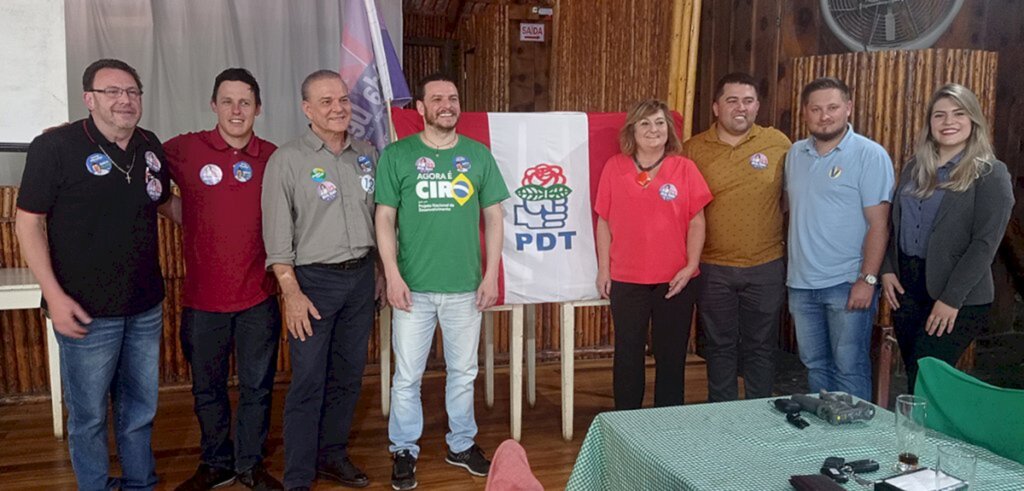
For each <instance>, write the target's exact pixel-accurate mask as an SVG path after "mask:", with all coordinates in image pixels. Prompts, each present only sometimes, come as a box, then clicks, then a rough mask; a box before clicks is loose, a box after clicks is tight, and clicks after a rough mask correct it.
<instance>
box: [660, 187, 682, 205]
mask: <svg viewBox="0 0 1024 491" xmlns="http://www.w3.org/2000/svg"><path fill="white" fill-rule="evenodd" d="M658 194H660V195H661V199H663V200H665V201H672V200H674V199H676V196H679V191H678V190H677V189H676V186H675V185H674V184H665V185H663V186H661V188H660V189H658Z"/></svg>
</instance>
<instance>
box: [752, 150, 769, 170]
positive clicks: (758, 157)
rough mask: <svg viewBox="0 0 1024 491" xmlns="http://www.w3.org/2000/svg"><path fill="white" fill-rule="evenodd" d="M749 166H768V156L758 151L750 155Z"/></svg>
mask: <svg viewBox="0 0 1024 491" xmlns="http://www.w3.org/2000/svg"><path fill="white" fill-rule="evenodd" d="M750 166H751V167H753V168H755V169H758V170H760V169H766V168H768V156H767V155H765V154H763V153H760V152H758V153H755V154H754V155H751V156H750Z"/></svg>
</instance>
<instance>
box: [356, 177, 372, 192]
mask: <svg viewBox="0 0 1024 491" xmlns="http://www.w3.org/2000/svg"><path fill="white" fill-rule="evenodd" d="M359 183H360V184H362V185H363V191H366V192H367V193H372V192H373V189H374V186H375V184H376V182H375V181H374V180H373V176H363V177H362V178H360V179H359Z"/></svg>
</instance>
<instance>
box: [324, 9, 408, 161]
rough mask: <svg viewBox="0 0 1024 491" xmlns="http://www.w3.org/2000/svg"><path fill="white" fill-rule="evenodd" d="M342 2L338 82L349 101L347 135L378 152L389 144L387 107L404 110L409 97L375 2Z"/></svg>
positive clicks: (392, 46)
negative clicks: (349, 121) (369, 145)
mask: <svg viewBox="0 0 1024 491" xmlns="http://www.w3.org/2000/svg"><path fill="white" fill-rule="evenodd" d="M343 1H344V3H345V8H344V13H343V17H342V21H343V23H344V25H343V27H342V30H341V78H342V80H344V81H345V84H347V85H348V88H349V98H350V99H351V101H352V122H351V123H350V124H349V132H350V133H351V135H352V136H353V137H355V138H358V139H362V140H367V141H369V142H370V143H372V144H373V145H374V146H375V147H377V150H381V149H383V148H384V146H385V145H387V144H388V143H390V141H391V140H390V131H389V121H388V117H389V114H388V111H387V106H388V105H389V104H390V105H392V106H397V107H401V106H404V105H406V104H408V103H409V101H411V100H412V97H411V96H410V95H409V86H408V85H406V83H405V77H404V76H403V75H402V66H401V65H400V64H399V62H398V55H397V54H396V53H395V47H394V45H393V44H391V37H390V36H389V35H388V31H387V28H385V27H384V24H383V23H382V22H381V19H380V17H378V15H377V6H376V4H375V0H343Z"/></svg>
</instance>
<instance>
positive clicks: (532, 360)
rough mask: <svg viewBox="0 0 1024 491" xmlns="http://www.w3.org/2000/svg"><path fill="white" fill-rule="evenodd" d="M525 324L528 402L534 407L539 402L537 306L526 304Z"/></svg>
mask: <svg viewBox="0 0 1024 491" xmlns="http://www.w3.org/2000/svg"><path fill="white" fill-rule="evenodd" d="M524 315H525V317H526V318H525V324H524V326H523V330H524V337H525V338H526V403H527V404H529V405H530V407H533V406H534V405H535V404H537V306H536V305H534V304H530V305H527V306H526V311H525V312H524Z"/></svg>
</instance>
